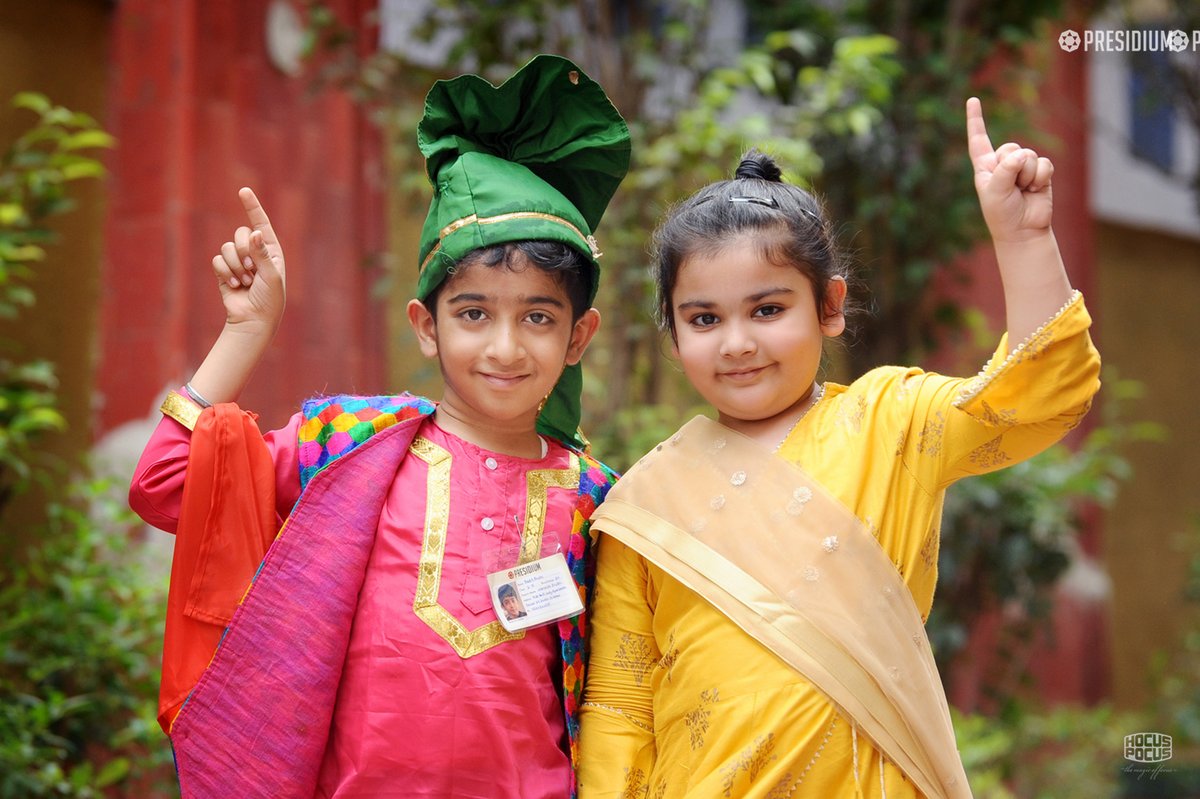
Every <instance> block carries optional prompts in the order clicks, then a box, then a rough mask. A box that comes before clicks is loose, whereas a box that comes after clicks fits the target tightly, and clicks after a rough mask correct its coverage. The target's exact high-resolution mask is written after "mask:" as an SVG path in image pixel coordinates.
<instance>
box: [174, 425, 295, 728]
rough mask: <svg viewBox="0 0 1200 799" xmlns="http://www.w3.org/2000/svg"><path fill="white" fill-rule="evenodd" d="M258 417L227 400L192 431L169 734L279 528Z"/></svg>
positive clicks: (178, 554)
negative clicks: (256, 420) (257, 421)
mask: <svg viewBox="0 0 1200 799" xmlns="http://www.w3.org/2000/svg"><path fill="white" fill-rule="evenodd" d="M255 419H256V417H255V416H254V414H251V413H248V412H246V411H243V410H241V409H240V408H239V407H238V406H237V405H234V404H232V403H226V404H221V405H216V406H214V407H212V408H207V409H205V410H204V412H203V413H201V414H200V418H199V419H198V420H197V421H196V426H195V429H193V430H192V440H191V449H190V452H189V454H188V466H187V474H186V477H185V478H184V484H183V505H182V508H181V510H180V515H179V527H178V530H177V532H176V535H175V554H174V558H173V560H172V563H171V586H170V589H169V592H168V594H167V622H166V630H165V632H164V635H163V664H162V666H163V668H162V672H163V673H162V684H161V686H160V687H159V693H158V723H159V724H160V725H161V726H162V728H163V730H164V731H166V732H168V733H169V732H170V730H171V724H172V723H173V722H174V720H175V717H176V716H177V715H178V714H179V710H180V708H181V707H182V706H183V703H184V701H185V700H186V699H187V697H188V694H190V693H191V691H192V689H193V688H194V687H195V685H196V683H197V681H198V680H199V679H200V675H201V674H203V672H204V670H205V669H206V668H207V667H208V664H209V662H210V661H211V660H212V656H213V653H214V652H216V649H217V645H218V644H219V643H220V641H221V636H222V634H223V633H224V632H225V628H226V626H228V624H229V621H230V619H232V618H233V612H234V611H235V610H236V609H237V606H238V604H239V603H240V602H241V600H242V596H243V595H244V594H245V592H246V588H247V587H248V586H249V585H250V581H251V580H252V579H253V577H254V573H255V571H256V570H257V569H258V566H259V564H260V563H262V560H263V557H264V556H265V555H266V553H267V548H268V547H270V545H271V542H272V541H273V540H274V538H275V534H276V532H277V531H278V520H277V517H276V515H275V468H274V464H273V463H272V461H271V455H270V453H269V452H268V450H267V445H266V443H265V442H264V441H263V438H262V434H261V433H260V432H259V430H258V426H257V424H256V423H255Z"/></svg>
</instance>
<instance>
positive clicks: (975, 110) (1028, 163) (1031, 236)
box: [967, 97, 1071, 346]
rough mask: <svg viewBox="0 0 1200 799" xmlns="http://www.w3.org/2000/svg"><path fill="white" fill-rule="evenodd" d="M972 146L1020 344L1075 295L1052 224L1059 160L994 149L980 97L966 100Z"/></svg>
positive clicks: (1011, 327) (1009, 147) (1011, 332)
mask: <svg viewBox="0 0 1200 799" xmlns="http://www.w3.org/2000/svg"><path fill="white" fill-rule="evenodd" d="M967 150H968V152H969V153H970V155H971V163H972V165H973V166H974V168H975V191H976V193H977V194H978V195H979V205H980V208H981V210H982V211H983V218H984V221H985V222H987V226H988V231H989V232H990V233H991V235H992V243H993V245H994V246H995V248H996V260H997V262H998V263H999V266H1000V279H1001V281H1002V282H1003V284H1004V302H1005V313H1006V317H1007V324H1008V340H1009V342H1010V344H1012V345H1013V346H1015V345H1016V344H1018V343H1020V342H1022V341H1024V340H1025V339H1026V338H1028V337H1029V336H1030V335H1031V334H1032V333H1033V332H1034V331H1035V330H1037V328H1038V327H1040V326H1041V325H1043V324H1045V322H1046V321H1047V320H1049V319H1050V318H1051V317H1052V316H1054V314H1055V313H1057V312H1058V311H1059V310H1060V309H1061V308H1062V307H1063V306H1064V305H1065V304H1066V303H1067V301H1068V300H1069V299H1070V297H1071V284H1070V281H1069V280H1068V278H1067V271H1066V268H1065V267H1064V266H1063V261H1062V255H1061V254H1060V253H1059V250H1058V242H1057V241H1056V240H1055V238H1054V231H1053V230H1052V229H1051V227H1050V220H1051V216H1052V211H1053V206H1054V202H1053V196H1052V193H1051V189H1050V178H1051V176H1052V175H1053V174H1054V165H1053V164H1051V163H1050V159H1048V158H1040V157H1038V154H1037V153H1035V152H1034V151H1033V150H1030V149H1028V148H1025V147H1021V146H1020V145H1019V144H1016V143H1015V142H1007V143H1005V144H1002V145H1000V147H998V148H994V149H993V147H992V142H991V139H990V138H989V137H988V132H987V126H986V124H984V121H983V107H982V105H981V104H980V102H979V100H978V99H977V98H975V97H972V98H970V99H969V100H967Z"/></svg>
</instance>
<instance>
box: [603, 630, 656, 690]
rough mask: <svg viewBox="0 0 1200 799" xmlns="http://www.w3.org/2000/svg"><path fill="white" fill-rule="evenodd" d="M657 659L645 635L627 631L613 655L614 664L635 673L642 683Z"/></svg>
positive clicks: (634, 676) (636, 678) (635, 676)
mask: <svg viewBox="0 0 1200 799" xmlns="http://www.w3.org/2000/svg"><path fill="white" fill-rule="evenodd" d="M654 663H655V659H654V656H653V654H652V652H651V649H650V643H649V641H648V640H647V638H646V636H644V635H637V634H636V633H625V634H624V635H622V636H621V644H620V646H618V647H617V653H616V654H615V655H614V656H613V666H615V667H616V668H618V669H621V670H623V671H627V672H629V673H630V674H632V675H633V679H634V681H635V682H636V683H637V684H638V685H641V684H642V680H644V679H646V675H647V674H649V673H650V671H651V670H652V669H653V668H654Z"/></svg>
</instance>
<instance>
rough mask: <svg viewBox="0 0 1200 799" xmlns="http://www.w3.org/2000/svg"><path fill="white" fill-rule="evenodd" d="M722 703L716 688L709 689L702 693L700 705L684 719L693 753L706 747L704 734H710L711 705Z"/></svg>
mask: <svg viewBox="0 0 1200 799" xmlns="http://www.w3.org/2000/svg"><path fill="white" fill-rule="evenodd" d="M719 701H721V698H720V696H719V695H718V694H717V689H716V688H708V689H706V690H704V691H701V692H700V704H698V705H696V707H694V708H693V709H691V710H689V711H688V713H687V715H686V716H684V718H683V723H684V724H686V725H687V728H688V735H689V736H690V737H691V744H692V751H693V752H694V751H696V750H697V749H699V748H700V747H702V746H704V734H705V733H707V732H708V719H709V718H710V717H711V716H712V710H711V707H710V706H711V705H715V704H716V703H717V702H719Z"/></svg>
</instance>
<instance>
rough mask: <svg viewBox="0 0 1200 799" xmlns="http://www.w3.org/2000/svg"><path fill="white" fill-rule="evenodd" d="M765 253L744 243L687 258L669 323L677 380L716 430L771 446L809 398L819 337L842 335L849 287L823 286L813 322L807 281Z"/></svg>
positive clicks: (835, 283)
mask: <svg viewBox="0 0 1200 799" xmlns="http://www.w3.org/2000/svg"><path fill="white" fill-rule="evenodd" d="M762 253H763V250H762V248H761V247H760V246H758V244H757V243H752V241H751V240H750V239H747V238H745V237H742V238H738V239H736V240H734V241H732V242H730V243H729V244H728V245H727V246H725V247H723V248H722V249H721V250H719V251H716V252H713V253H696V254H694V255H692V256H691V257H690V258H688V259H687V260H686V261H685V262H684V263H683V265H682V266H681V267H680V269H679V276H678V280H677V282H676V284H675V289H674V293H673V307H672V313H673V314H674V322H675V330H676V341H675V350H676V353H677V354H678V356H679V358H680V361H681V362H682V365H683V370H684V372H685V373H686V374H687V377H688V380H689V381H691V383H692V385H694V386H695V387H696V389H697V390H698V391H699V392H700V394H701V395H702V396H703V397H704V398H705V399H706V400H707V401H708V402H710V403H711V404H712V405H713V406H714V407H715V408H716V409H717V413H718V418H719V419H720V421H721V422H722V424H725V425H726V426H727V427H730V428H732V429H734V430H738V431H739V432H742V433H744V434H746V435H748V436H750V437H752V438H758V439H760V440H763V441H764V442H768V441H769V442H770V443H771V444H774V443H776V442H777V440H778V436H779V435H781V431H785V430H786V429H787V428H788V427H789V426H790V425H791V422H793V421H794V420H795V416H796V415H797V414H798V413H799V411H800V409H801V408H802V407H803V405H804V404H805V403H806V402H807V401H808V399H809V397H810V396H811V394H812V389H813V381H814V380H815V379H816V375H817V369H818V367H819V365H820V362H821V346H822V342H823V341H824V339H825V337H827V336H837V335H839V334H840V333H841V332H842V330H843V328H844V326H845V320H844V317H843V316H842V311H841V308H842V301H843V300H844V298H845V282H844V281H841V280H831V281H830V282H829V289H828V291H827V295H826V307H825V308H824V309H822V311H823V312H822V313H821V314H818V309H817V307H816V299H815V297H814V294H813V288H812V284H811V282H810V281H809V279H808V278H807V277H806V276H805V275H804V274H803V273H802V272H801V271H800V270H799V269H797V268H795V267H793V266H790V265H776V264H774V263H772V262H771V261H769V260H767V258H766V257H765V256H764V255H763V254H762ZM777 428H778V429H777Z"/></svg>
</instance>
